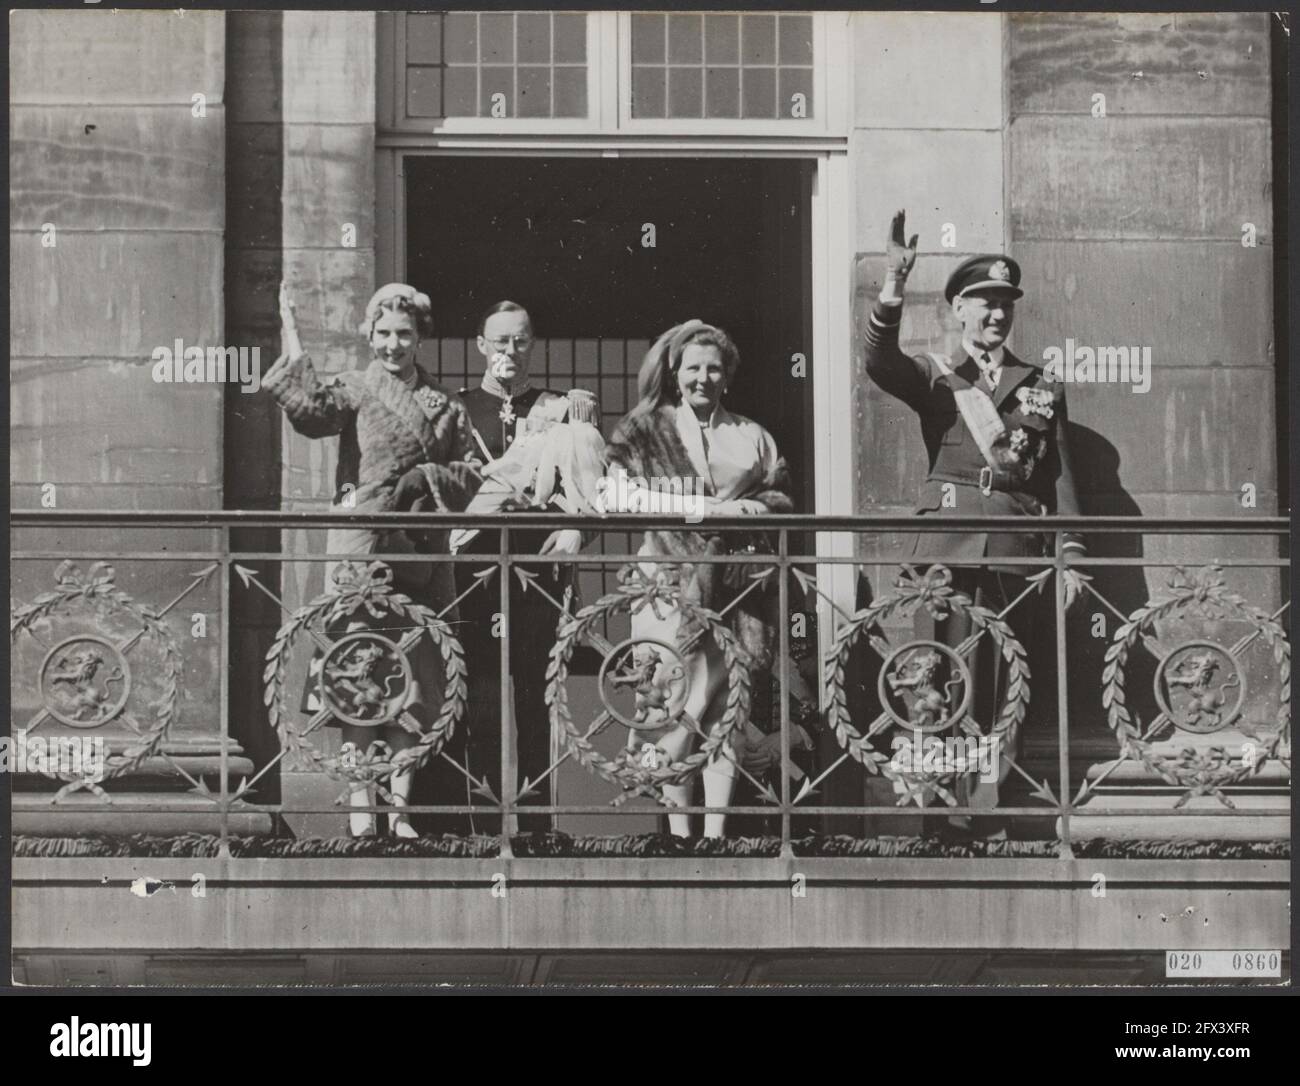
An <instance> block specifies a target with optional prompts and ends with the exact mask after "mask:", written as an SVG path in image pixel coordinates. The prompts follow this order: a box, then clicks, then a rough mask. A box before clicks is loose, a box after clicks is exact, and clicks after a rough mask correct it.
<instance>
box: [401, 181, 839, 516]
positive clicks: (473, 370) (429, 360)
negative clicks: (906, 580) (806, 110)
mask: <svg viewBox="0 0 1300 1086" xmlns="http://www.w3.org/2000/svg"><path fill="white" fill-rule="evenodd" d="M812 169H813V167H812V163H810V162H807V161H801V160H793V159H696V158H673V159H648V158H621V159H605V158H575V157H570V158H540V157H523V156H495V157H472V158H471V157H448V156H425V157H416V156H408V157H407V158H406V160H405V180H406V223H405V229H406V238H407V248H406V251H407V268H406V271H407V277H408V281H409V282H412V283H414V284H415V285H416V286H418V287H419V288H420V289H422V290H425V291H427V292H428V293H429V295H430V296H431V297H432V299H433V306H434V319H435V326H436V328H437V333H436V335H437V337H438V339H439V341H440V342H439V344H438V345H437V346H436V347H435V346H434V345H430V348H431V350H436V351H437V357H436V358H433V357H425V359H424V361H425V364H426V365H428V366H429V367H430V369H432V370H433V371H434V372H435V373H439V374H440V375H441V377H442V379H443V380H444V381H445V382H446V383H447V384H454V385H456V386H457V387H459V384H460V383H469V382H477V379H478V377H479V376H480V375H481V373H482V360H481V358H479V357H478V356H477V354H476V353H475V351H474V349H473V346H472V341H473V338H474V333H475V326H476V323H477V320H478V317H479V315H480V314H481V313H482V312H483V310H484V309H486V308H487V307H488V306H489V305H491V304H492V303H493V302H496V301H499V300H501V299H503V298H510V299H512V300H514V301H516V302H519V303H520V304H521V305H523V306H525V307H526V308H527V309H528V310H529V312H530V313H531V314H532V316H533V321H534V324H535V330H536V332H537V335H538V336H539V337H540V338H541V339H542V340H543V341H545V343H546V346H547V350H546V352H545V366H546V372H545V374H543V373H540V372H538V373H537V374H536V375H537V377H539V378H540V377H542V376H546V377H547V378H548V379H549V380H550V382H551V383H552V384H553V385H554V387H556V388H557V389H561V390H563V388H564V387H566V386H565V384H564V382H565V381H566V380H569V381H570V382H571V384H577V385H587V386H588V387H592V390H593V391H595V392H596V393H597V394H598V395H599V396H600V398H601V405H602V408H603V410H604V412H605V418H606V421H607V422H608V423H610V424H612V423H613V422H614V421H615V420H616V419H617V417H618V416H620V415H622V414H623V413H624V412H625V411H627V410H628V409H630V408H631V407H632V405H633V404H634V403H635V383H636V371H637V368H638V367H639V366H640V363H641V358H642V356H643V354H644V351H645V347H646V346H647V345H648V344H649V343H650V342H652V341H653V340H654V338H655V337H656V336H657V335H658V334H659V333H660V332H662V331H663V330H664V329H666V328H668V327H670V326H671V325H673V324H675V323H678V322H679V321H683V320H686V319H688V318H691V317H698V318H700V319H701V320H705V321H708V322H710V323H712V324H717V325H720V326H721V327H723V328H725V329H726V330H727V331H728V332H729V333H730V334H731V335H732V337H733V338H734V339H735V341H736V344H737V346H738V347H739V348H740V354H741V359H742V365H741V371H740V375H739V377H738V379H737V381H736V382H735V383H734V384H733V386H732V388H731V389H730V390H729V392H728V399H727V402H728V405H729V406H730V407H731V408H732V409H733V410H735V411H738V412H740V413H741V414H744V415H748V416H750V417H751V418H754V419H755V420H757V421H758V422H760V423H762V424H763V425H764V426H765V427H767V429H768V430H770V431H771V432H772V435H773V437H775V438H776V441H777V444H778V447H779V448H780V449H781V450H782V452H783V453H784V455H785V456H786V459H787V460H788V462H789V464H790V469H791V472H792V474H793V476H794V483H795V492H796V495H797V498H798V501H799V508H800V509H801V510H803V511H811V510H812V508H813V494H814V491H813V479H812V465H813V444H812V431H813V427H812V404H813V399H812V373H811V370H810V369H809V370H808V371H806V372H805V373H803V374H802V375H796V374H795V372H793V371H794V369H795V365H796V362H795V356H796V355H802V356H803V357H804V358H811V356H812V329H811V304H810V303H811V282H810V276H811V240H810V206H811V189H812ZM652 232H653V245H650V244H648V242H649V241H650V240H651V234H652ZM593 341H594V342H593ZM539 353H540V352H539ZM570 355H572V356H573V358H572V361H570ZM593 356H594V357H593ZM542 362H543V359H542V358H539V357H537V356H536V355H535V357H534V370H535V371H538V370H539V369H540V368H541V367H540V366H539V363H542ZM569 367H571V368H570V369H569V371H568V372H566V368H569ZM584 378H586V379H588V380H584ZM590 379H594V380H597V381H599V385H598V386H594V387H593V386H592V385H591V383H590ZM607 432H608V427H607Z"/></svg>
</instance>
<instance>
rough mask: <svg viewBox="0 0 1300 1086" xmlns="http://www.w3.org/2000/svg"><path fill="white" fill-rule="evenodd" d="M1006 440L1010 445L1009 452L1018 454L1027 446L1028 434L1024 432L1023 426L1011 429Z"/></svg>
mask: <svg viewBox="0 0 1300 1086" xmlns="http://www.w3.org/2000/svg"><path fill="white" fill-rule="evenodd" d="M1008 440H1009V442H1010V445H1011V452H1012V454H1013V455H1015V456H1019V455H1020V454H1021V453H1022V452H1024V451H1025V450H1026V449H1027V448H1029V435H1028V434H1027V433H1025V431H1024V428H1023V427H1020V428H1017V429H1015V430H1012V431H1011V434H1010V437H1009V438H1008Z"/></svg>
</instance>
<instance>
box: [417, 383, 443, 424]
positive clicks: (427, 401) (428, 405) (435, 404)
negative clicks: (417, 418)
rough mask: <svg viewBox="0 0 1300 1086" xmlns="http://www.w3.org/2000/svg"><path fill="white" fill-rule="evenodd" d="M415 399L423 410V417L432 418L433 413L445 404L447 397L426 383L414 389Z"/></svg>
mask: <svg viewBox="0 0 1300 1086" xmlns="http://www.w3.org/2000/svg"><path fill="white" fill-rule="evenodd" d="M415 399H416V401H417V402H418V403H419V405H420V409H421V410H422V411H423V412H424V415H425V418H430V419H431V418H433V416H434V415H436V414H437V413H438V412H439V411H441V410H442V409H443V408H444V407H446V406H447V397H446V396H445V395H444V394H443V393H441V392H439V391H438V390H437V389H436V388H430V387H429V386H428V385H421V386H420V387H419V388H417V389H416V390H415Z"/></svg>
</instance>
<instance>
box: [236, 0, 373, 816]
mask: <svg viewBox="0 0 1300 1086" xmlns="http://www.w3.org/2000/svg"><path fill="white" fill-rule="evenodd" d="M227 26H228V36H229V51H228V72H229V75H228V79H227V84H228V87H229V98H230V137H229V140H228V149H229V185H230V191H229V196H228V200H227V210H228V215H229V229H228V234H227V242H226V245H227V248H226V259H227V276H226V285H227V292H228V295H227V296H228V298H229V310H228V318H227V327H228V329H230V330H231V331H230V333H229V334H231V335H235V336H237V337H238V338H239V339H240V340H241V342H242V341H243V340H245V339H247V340H248V341H250V342H256V343H259V344H261V345H262V347H263V353H264V355H265V356H266V358H267V364H268V365H269V364H270V360H271V359H274V358H275V356H276V355H277V354H278V352H279V328H280V325H279V315H278V305H277V292H278V287H279V283H280V281H281V279H284V280H286V281H288V282H289V284H290V285H291V287H292V290H293V294H294V298H295V301H296V302H297V306H298V326H299V330H300V332H301V335H302V341H303V346H304V347H305V348H306V350H307V351H308V352H309V353H310V354H311V357H312V360H313V362H314V363H315V365H316V367H317V368H318V370H319V371H320V372H322V373H324V374H333V373H339V372H342V371H344V370H350V369H357V368H361V367H364V366H365V365H366V363H367V361H368V356H367V352H366V350H365V345H364V343H363V341H362V339H361V337H360V335H359V334H358V332H357V325H358V324H359V322H360V320H361V318H362V315H363V311H364V307H365V303H366V301H367V300H368V299H369V297H370V294H371V293H372V292H373V290H374V288H375V271H374V263H375V258H374V221H375V15H374V14H373V13H364V12H362V13H356V12H309V11H285V12H252V11H247V12H231V13H229V14H228V15H227ZM250 399H251V398H250ZM226 417H227V425H228V427H229V432H230V435H231V437H230V440H229V441H228V443H227V449H226V467H227V474H228V477H229V479H230V485H229V487H228V492H229V495H233V496H235V498H234V500H233V501H231V500H230V497H229V496H228V500H227V504H228V506H230V507H234V508H266V509H285V510H294V511H299V510H301V511H317V512H323V511H326V510H328V508H329V504H330V499H331V497H332V494H333V490H334V468H335V463H336V457H337V451H338V442H337V440H335V439H322V440H309V439H307V438H305V437H302V436H301V435H299V434H296V433H294V432H293V430H292V429H291V428H290V427H289V425H288V424H287V422H285V420H284V417H283V415H282V414H281V412H280V411H279V410H278V408H277V407H276V405H275V404H274V402H273V401H271V399H270V398H269V397H267V396H259V397H257V398H256V402H251V403H246V402H244V401H242V400H236V399H234V398H232V399H231V401H230V402H228V404H227V416H226ZM241 545H242V546H246V547H248V548H250V549H262V550H277V549H280V550H282V551H283V553H284V554H285V555H286V557H288V556H292V557H294V558H301V557H305V556H309V555H311V554H323V553H325V533H324V532H323V531H320V530H313V531H287V532H284V533H282V534H281V533H275V532H270V533H265V532H263V533H252V532H249V533H243V538H242V540H241ZM258 568H259V570H260V572H261V574H262V576H263V582H264V583H266V584H268V586H269V587H271V588H273V589H274V590H277V591H279V592H280V594H281V596H282V598H283V599H284V602H285V604H286V606H288V607H289V608H291V609H292V608H294V607H297V606H299V605H300V604H302V603H304V602H306V601H308V600H310V599H311V598H313V597H315V596H317V595H319V594H320V592H321V591H322V589H323V588H324V581H323V573H322V566H321V564H320V563H307V562H301V561H298V562H294V561H285V562H283V563H281V564H280V566H279V568H278V569H276V568H274V567H272V566H271V565H269V564H267V563H262V564H260V565H259V566H258ZM277 581H278V582H279V583H278V584H277ZM234 606H235V614H236V616H237V622H238V623H239V628H240V630H241V639H240V644H239V647H238V652H237V654H236V656H237V658H236V660H235V666H234V668H233V672H234V676H235V677H234V679H233V680H232V682H233V685H232V690H231V693H232V706H233V707H235V709H236V710H237V711H238V712H239V713H240V714H241V721H242V722H245V723H241V727H244V728H245V734H247V735H248V737H249V738H248V739H247V740H246V741H248V742H250V743H251V744H253V745H254V746H255V747H256V751H255V757H256V758H257V760H258V761H259V763H264V762H265V761H266V760H267V759H269V758H271V757H273V756H274V754H275V753H276V751H277V750H278V746H277V744H276V741H275V737H274V735H273V734H272V733H271V732H270V730H269V729H268V728H267V725H266V710H265V708H264V707H263V705H262V698H261V691H262V679H261V671H262V664H263V656H264V654H265V651H266V649H267V647H268V645H269V643H270V639H271V638H272V636H273V635H274V631H275V629H276V628H277V627H278V626H279V624H280V622H281V621H282V620H283V616H282V615H281V614H280V613H279V610H278V608H276V607H275V606H274V604H272V603H271V601H269V600H267V599H266V598H265V597H264V596H262V595H261V594H260V593H258V592H256V591H249V590H246V589H243V588H242V586H240V585H238V583H237V584H236V588H235V604H234ZM300 655H301V654H300ZM297 663H298V666H297V667H296V668H295V669H293V671H292V673H291V675H290V678H289V681H288V684H287V687H286V689H288V690H290V691H292V692H293V693H292V696H293V698H294V701H295V706H296V699H297V692H298V691H299V690H300V689H301V686H302V682H303V680H304V674H303V672H304V670H305V667H304V665H305V663H306V657H305V655H304V656H303V659H301V660H299V661H298V662H297ZM322 738H324V736H322ZM264 780H266V781H267V787H268V794H269V793H271V792H274V794H275V796H276V798H279V796H280V795H281V794H283V795H284V797H285V800H286V802H292V800H293V798H294V796H297V797H298V801H299V802H300V803H301V802H308V801H310V802H312V803H313V804H323V805H328V804H329V803H330V802H332V800H333V799H334V797H335V795H336V794H337V791H338V786H337V784H335V783H333V782H328V781H324V780H323V779H322V778H321V777H320V775H319V774H304V773H298V772H295V771H294V769H293V767H291V766H286V767H284V772H281V773H277V774H268V777H267V778H264ZM322 786H323V787H322ZM295 788H296V790H295ZM331 789H332V790H331ZM291 824H292V825H293V826H294V828H295V829H297V830H298V831H300V832H323V833H334V832H338V831H339V828H340V823H339V820H338V819H337V818H334V817H331V816H329V815H324V816H305V819H304V820H303V821H293V820H291Z"/></svg>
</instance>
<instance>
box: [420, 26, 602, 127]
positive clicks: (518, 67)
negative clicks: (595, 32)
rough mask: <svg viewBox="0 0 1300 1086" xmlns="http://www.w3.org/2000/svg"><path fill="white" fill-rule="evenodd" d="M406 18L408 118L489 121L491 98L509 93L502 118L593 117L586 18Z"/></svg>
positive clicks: (500, 109) (500, 103)
mask: <svg viewBox="0 0 1300 1086" xmlns="http://www.w3.org/2000/svg"><path fill="white" fill-rule="evenodd" d="M402 17H403V18H405V19H406V41H407V46H406V52H407V67H406V76H407V93H406V99H407V102H406V105H407V109H406V114H407V116H409V117H436V116H444V117H491V116H492V110H493V95H503V96H504V100H503V101H502V100H498V102H497V116H498V117H502V116H504V117H531V118H541V117H574V118H583V117H586V116H588V106H589V103H588V101H587V65H586V56H587V16H586V15H584V14H581V13H579V14H552V13H551V12H544V11H518V12H515V11H506V12H482V13H477V14H476V13H474V12H464V11H460V12H447V13H445V14H443V13H435V12H415V13H411V14H409V15H405V16H402ZM417 61H418V63H417ZM562 65H563V67H561V66H562ZM503 110H504V111H503Z"/></svg>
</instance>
